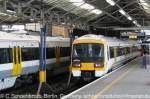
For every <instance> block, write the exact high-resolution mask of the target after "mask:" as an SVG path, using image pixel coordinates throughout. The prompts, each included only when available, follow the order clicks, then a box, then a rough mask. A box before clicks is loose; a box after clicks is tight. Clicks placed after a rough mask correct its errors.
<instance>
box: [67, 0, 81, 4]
mask: <svg viewBox="0 0 150 99" xmlns="http://www.w3.org/2000/svg"><path fill="white" fill-rule="evenodd" d="M69 1H70V2H73V3H74V2H76V3H77V2H84V1H83V0H69Z"/></svg>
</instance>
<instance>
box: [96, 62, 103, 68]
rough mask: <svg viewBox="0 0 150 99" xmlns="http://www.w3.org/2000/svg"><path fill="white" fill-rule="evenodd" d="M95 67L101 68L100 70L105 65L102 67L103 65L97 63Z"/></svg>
mask: <svg viewBox="0 0 150 99" xmlns="http://www.w3.org/2000/svg"><path fill="white" fill-rule="evenodd" d="M94 66H95V67H99V68H100V67H103V65H102V64H101V63H95V64H94Z"/></svg>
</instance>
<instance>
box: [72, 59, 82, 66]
mask: <svg viewBox="0 0 150 99" xmlns="http://www.w3.org/2000/svg"><path fill="white" fill-rule="evenodd" d="M72 66H73V67H81V63H80V60H74V61H73V64H72Z"/></svg>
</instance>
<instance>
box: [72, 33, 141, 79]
mask: <svg viewBox="0 0 150 99" xmlns="http://www.w3.org/2000/svg"><path fill="white" fill-rule="evenodd" d="M138 55H140V52H139V51H138V47H137V44H136V42H133V41H132V42H131V41H123V40H119V39H116V38H110V37H104V36H102V35H92V34H89V35H85V36H82V37H79V38H77V39H76V40H74V42H73V46H72V56H71V71H72V74H73V77H77V78H78V77H79V78H82V79H84V80H87V78H88V79H91V78H95V77H101V76H102V75H104V74H106V73H107V72H109V71H112V69H113V68H116V67H117V66H120V65H121V64H123V63H124V62H125V61H128V60H130V59H132V58H135V57H136V56H138Z"/></svg>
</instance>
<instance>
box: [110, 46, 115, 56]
mask: <svg viewBox="0 0 150 99" xmlns="http://www.w3.org/2000/svg"><path fill="white" fill-rule="evenodd" d="M109 52H110V58H114V48H113V47H109Z"/></svg>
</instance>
